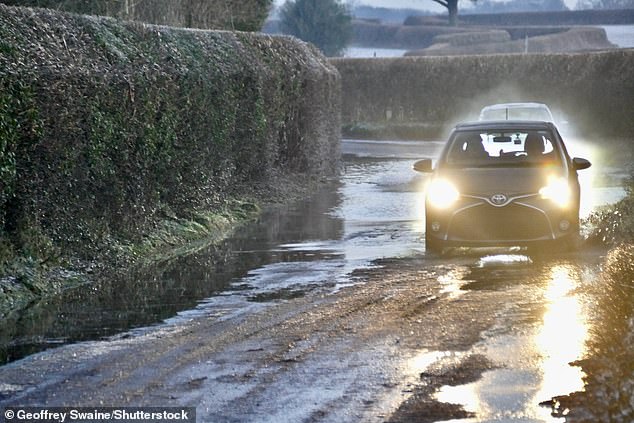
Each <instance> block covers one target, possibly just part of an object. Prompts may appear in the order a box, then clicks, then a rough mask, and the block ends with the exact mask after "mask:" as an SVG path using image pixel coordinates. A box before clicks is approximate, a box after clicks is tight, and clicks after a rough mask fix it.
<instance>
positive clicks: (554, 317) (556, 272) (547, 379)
mask: <svg viewBox="0 0 634 423" xmlns="http://www.w3.org/2000/svg"><path fill="white" fill-rule="evenodd" d="M579 280H580V277H579V274H578V272H577V269H576V268H574V267H573V266H570V265H556V266H553V268H552V270H551V277H550V283H549V285H548V287H547V288H546V291H545V293H544V296H545V300H546V312H545V313H544V318H543V324H542V327H541V329H540V331H539V332H538V333H537V335H536V337H535V344H536V347H537V350H538V351H541V353H542V357H543V361H542V365H541V367H542V371H543V378H542V383H541V389H540V390H539V392H538V393H537V395H536V396H535V400H534V401H535V402H536V403H539V402H541V401H544V400H547V399H550V398H552V397H554V396H557V395H562V394H567V393H570V392H575V391H581V390H583V386H584V384H583V377H584V373H583V372H582V371H581V368H580V367H573V366H570V365H569V363H571V362H572V361H575V360H577V359H579V358H581V357H582V355H583V354H584V353H585V342H586V339H587V336H588V327H587V318H586V315H585V313H584V310H583V307H582V304H581V302H580V299H579V296H578V295H575V292H574V289H575V288H576V287H577V285H578V283H579Z"/></svg>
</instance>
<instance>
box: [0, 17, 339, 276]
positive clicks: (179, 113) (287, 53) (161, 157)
mask: <svg viewBox="0 0 634 423" xmlns="http://www.w3.org/2000/svg"><path fill="white" fill-rule="evenodd" d="M339 88H340V79H339V75H338V72H337V71H336V69H334V68H333V67H332V66H331V65H330V64H329V63H328V62H327V61H326V59H325V58H324V57H323V56H322V55H321V54H320V53H319V52H318V51H317V50H316V49H314V48H312V47H310V46H308V45H307V44H305V43H302V42H300V41H298V40H296V39H292V38H288V37H272V36H267V35H262V34H252V33H240V32H225V31H201V30H185V29H173V28H168V27H161V26H152V25H146V24H140V23H134V22H122V21H117V20H115V19H112V18H98V17H91V16H82V15H73V14H66V13H59V12H54V11H50V10H44V9H41V10H40V9H28V8H16V7H8V6H4V5H0V228H1V229H2V232H1V233H0V264H2V262H1V261H2V260H5V259H6V257H8V256H11V255H12V254H17V255H18V256H20V255H22V256H33V257H38V258H40V259H41V260H43V261H46V260H48V259H49V258H50V256H51V255H53V254H59V253H60V252H62V253H64V254H72V255H77V256H81V257H82V258H91V257H94V256H95V255H98V254H100V252H101V250H102V249H103V248H104V246H105V247H107V246H108V245H110V244H111V243H112V240H113V239H123V240H125V241H126V242H135V241H137V240H139V239H141V238H143V237H144V236H145V235H147V233H148V232H150V231H151V230H152V229H153V227H154V225H156V223H157V222H158V221H159V220H161V219H162V218H164V217H174V218H180V217H188V216H191V215H193V213H194V212H195V211H196V210H212V209H214V208H217V207H221V206H222V205H223V204H224V203H225V202H226V201H228V199H229V198H233V197H235V196H239V195H240V193H243V192H246V191H248V190H253V189H254V187H262V189H263V190H266V187H267V185H268V186H270V185H271V184H275V183H277V181H278V180H279V178H280V177H281V178H284V177H286V178H291V177H292V175H296V174H301V175H305V176H307V177H323V176H327V175H333V174H335V173H336V172H337V170H338V157H339V130H340V114H339V113H340V97H339ZM282 180H283V179H282Z"/></svg>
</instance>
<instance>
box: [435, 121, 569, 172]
mask: <svg viewBox="0 0 634 423" xmlns="http://www.w3.org/2000/svg"><path fill="white" fill-rule="evenodd" d="M446 162H447V164H448V165H450V166H455V167H487V166H504V167H513V166H543V165H557V164H560V163H561V154H560V151H559V149H558V146H557V143H556V142H554V141H553V137H552V134H551V133H550V132H549V131H539V130H530V131H528V130H515V129H514V130H508V131H498V130H496V131H491V132H488V131H458V132H455V133H454V135H453V137H452V139H451V140H450V143H449V150H448V152H447V156H446Z"/></svg>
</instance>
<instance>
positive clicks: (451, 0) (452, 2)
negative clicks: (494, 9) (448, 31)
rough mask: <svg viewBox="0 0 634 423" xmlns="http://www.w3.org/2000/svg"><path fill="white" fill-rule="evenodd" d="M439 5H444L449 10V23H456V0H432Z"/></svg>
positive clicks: (474, 0) (453, 24) (473, 0)
mask: <svg viewBox="0 0 634 423" xmlns="http://www.w3.org/2000/svg"><path fill="white" fill-rule="evenodd" d="M432 1H434V2H436V3H438V4H439V5H441V6H443V7H446V8H447V10H448V11H449V25H451V26H455V25H456V24H457V23H458V0H432ZM471 1H472V2H474V3H475V2H476V1H478V0H471Z"/></svg>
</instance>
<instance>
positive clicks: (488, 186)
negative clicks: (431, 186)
mask: <svg viewBox="0 0 634 423" xmlns="http://www.w3.org/2000/svg"><path fill="white" fill-rule="evenodd" d="M437 174H438V176H441V177H443V178H446V179H448V180H449V181H451V182H452V183H453V184H454V185H455V186H456V188H457V189H458V191H460V192H461V193H462V194H468V195H483V196H487V197H488V196H490V195H493V194H505V195H525V194H534V193H537V192H538V191H539V189H540V188H542V187H543V186H545V185H546V183H547V181H548V178H549V177H552V176H563V175H564V173H563V171H562V170H561V169H560V168H543V167H485V168H447V169H442V170H440V171H438V172H437Z"/></svg>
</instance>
